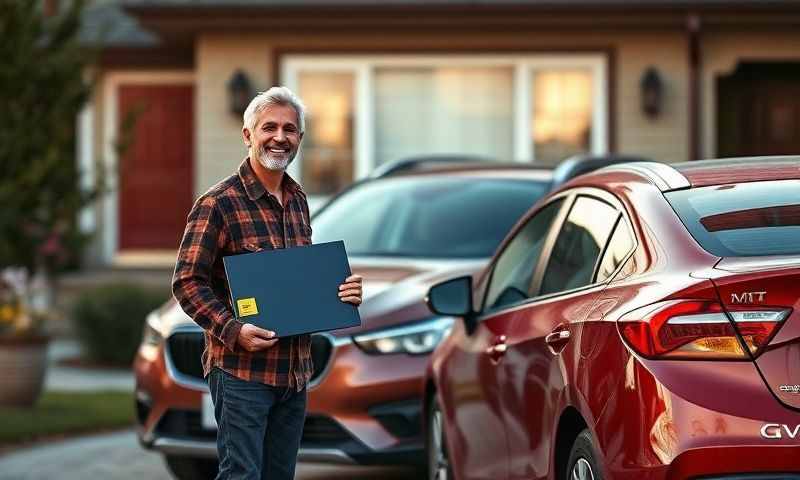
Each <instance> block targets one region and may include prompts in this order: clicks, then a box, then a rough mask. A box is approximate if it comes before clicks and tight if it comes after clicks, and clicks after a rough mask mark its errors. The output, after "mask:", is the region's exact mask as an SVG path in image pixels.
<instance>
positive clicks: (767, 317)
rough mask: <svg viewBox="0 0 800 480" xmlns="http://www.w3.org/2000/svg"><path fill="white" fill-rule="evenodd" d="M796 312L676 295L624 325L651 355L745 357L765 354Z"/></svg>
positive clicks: (630, 341)
mask: <svg viewBox="0 0 800 480" xmlns="http://www.w3.org/2000/svg"><path fill="white" fill-rule="evenodd" d="M790 311H791V309H785V308H774V307H754V306H750V305H745V306H736V307H733V308H729V309H728V311H727V312H726V311H725V310H724V309H723V308H722V305H721V304H719V303H718V302H714V301H710V300H670V301H666V302H659V303H656V304H653V305H648V306H646V307H642V308H639V309H637V310H634V311H632V312H629V313H626V314H625V315H623V316H622V317H621V318H620V319H619V322H618V325H619V330H620V333H621V334H622V336H623V338H624V339H625V340H626V341H627V342H628V344H629V345H630V346H631V347H632V348H633V349H634V350H636V352H638V353H639V354H640V355H643V356H645V357H649V358H696V359H702V360H708V359H742V360H744V359H749V358H750V355H752V356H753V357H755V356H757V355H758V354H759V353H760V351H761V349H762V348H763V347H764V346H765V345H766V344H767V343H768V342H769V340H770V339H771V338H772V336H773V335H774V334H775V333H776V332H777V331H778V329H779V328H780V326H781V325H782V322H783V320H784V319H785V318H786V317H787V316H788V315H789V313H790ZM737 330H738V334H739V335H737ZM740 336H741V339H740ZM745 349H747V350H749V351H750V355H748V353H747V351H746V350H745Z"/></svg>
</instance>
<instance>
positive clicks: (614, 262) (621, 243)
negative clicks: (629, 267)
mask: <svg viewBox="0 0 800 480" xmlns="http://www.w3.org/2000/svg"><path fill="white" fill-rule="evenodd" d="M633 245H634V243H633V238H632V237H631V232H630V231H629V230H628V224H627V222H625V220H620V221H619V222H618V223H617V228H615V229H614V234H613V235H612V236H611V241H610V242H609V244H608V248H607V249H606V253H604V254H603V260H602V261H601V262H600V268H599V269H598V270H597V281H598V282H603V281H605V280H606V279H607V278H608V277H610V276H611V275H612V274H613V273H614V272H615V271H616V270H617V268H618V267H619V266H620V265H621V264H622V260H624V259H625V257H626V256H627V255H628V253H630V251H631V250H633Z"/></svg>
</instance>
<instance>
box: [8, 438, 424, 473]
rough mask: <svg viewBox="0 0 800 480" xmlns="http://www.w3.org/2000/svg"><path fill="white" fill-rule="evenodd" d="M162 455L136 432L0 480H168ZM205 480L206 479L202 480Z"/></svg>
mask: <svg viewBox="0 0 800 480" xmlns="http://www.w3.org/2000/svg"><path fill="white" fill-rule="evenodd" d="M170 478H171V476H170V474H169V473H168V470H167V467H166V465H165V464H164V461H163V459H162V458H161V455H160V454H157V453H153V452H150V451H147V450H144V449H142V448H141V447H140V446H139V444H138V442H137V441H136V434H135V433H134V432H133V431H132V430H126V431H123V432H117V433H109V434H103V435H95V436H91V437H84V438H78V439H72V440H64V441H60V442H55V443H51V444H47V445H43V446H39V447H34V448H31V449H28V450H23V451H20V452H16V453H12V454H9V455H7V456H4V457H0V480H51V479H58V480H86V479H97V480H101V479H102V480H144V479H147V480H169V479H170ZM295 478H296V480H368V479H376V478H380V479H381V480H403V479H417V478H419V475H418V474H417V472H415V471H414V470H411V469H408V468H402V467H355V466H354V467H349V466H336V465H320V464H314V463H300V464H298V465H297V472H296V475H295ZM197 480H202V479H197Z"/></svg>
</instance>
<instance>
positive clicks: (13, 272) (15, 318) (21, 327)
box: [0, 267, 46, 337]
mask: <svg viewBox="0 0 800 480" xmlns="http://www.w3.org/2000/svg"><path fill="white" fill-rule="evenodd" d="M30 293H31V289H30V288H29V282H28V271H27V269H25V268H14V267H9V268H5V269H3V270H2V271H1V272H0V336H13V337H37V336H40V335H41V333H42V332H41V327H42V323H43V321H44V318H45V316H46V314H45V312H43V311H38V310H37V309H36V308H32V306H31V295H30Z"/></svg>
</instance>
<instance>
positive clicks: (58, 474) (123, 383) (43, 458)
mask: <svg viewBox="0 0 800 480" xmlns="http://www.w3.org/2000/svg"><path fill="white" fill-rule="evenodd" d="M79 353H80V346H79V345H78V343H77V342H75V341H73V340H56V341H53V342H51V344H50V347H49V349H48V363H49V367H48V372H47V378H46V380H45V389H47V390H60V391H64V390H69V391H81V390H115V389H119V390H128V391H133V388H134V379H133V374H132V373H131V372H127V371H124V370H105V369H86V368H72V367H64V366H60V365H58V364H57V362H58V361H59V360H61V359H64V358H73V357H76V356H78V355H79ZM170 478H171V476H170V475H169V473H168V471H167V467H166V465H165V464H164V461H163V459H162V457H161V455H160V454H158V453H154V452H150V451H147V450H144V449H143V448H141V447H140V446H139V443H138V441H137V440H136V433H135V432H134V431H133V430H126V431H122V432H117V433H108V434H102V435H93V436H87V437H81V438H76V439H71V440H63V441H58V442H54V443H48V444H44V445H41V446H37V447H32V448H29V449H25V450H20V451H16V452H11V453H6V454H5V455H0V480H50V479H59V480H84V479H95V480H123V479H126V480H145V479H147V480H169V479H170ZM295 478H296V479H297V480H350V479H353V480H359V479H364V480H366V479H375V478H377V479H380V480H396V479H397V480H399V479H416V478H418V475H417V474H416V473H415V472H414V471H413V470H409V469H402V468H397V467H369V468H368V467H345V466H337V465H320V464H310V463H301V464H299V465H298V467H297V475H296V477H295ZM198 480H200V479H198Z"/></svg>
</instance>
